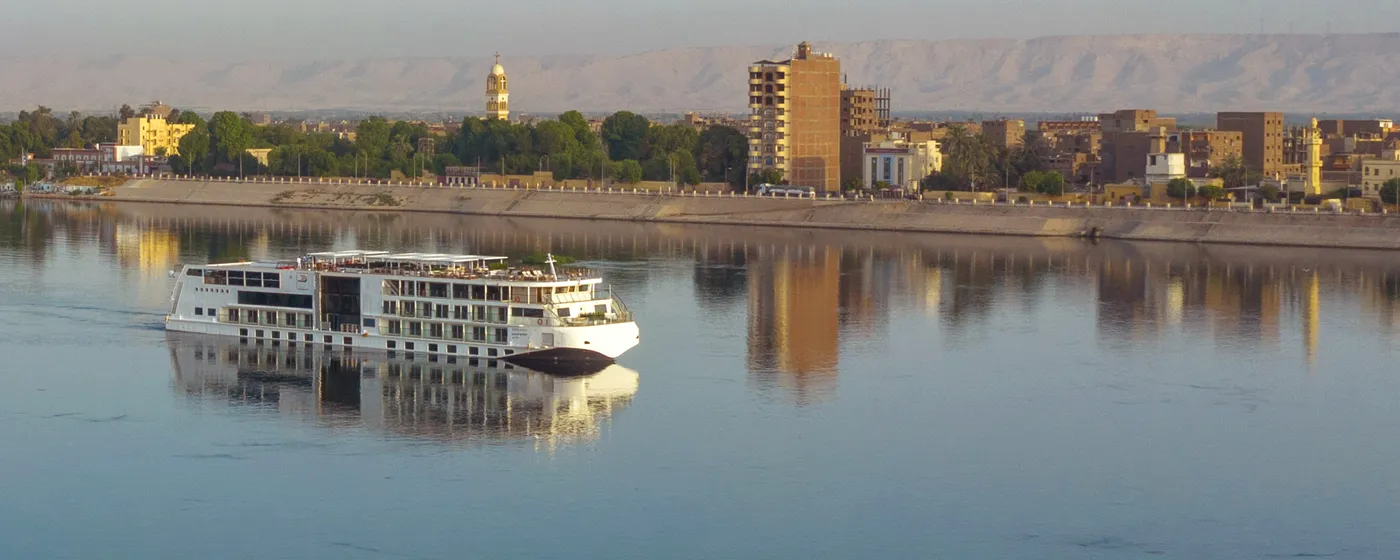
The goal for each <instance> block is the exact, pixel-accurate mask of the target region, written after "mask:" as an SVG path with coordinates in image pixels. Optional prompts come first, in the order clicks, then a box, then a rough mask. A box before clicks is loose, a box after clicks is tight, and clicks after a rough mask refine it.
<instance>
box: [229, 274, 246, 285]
mask: <svg viewBox="0 0 1400 560" xmlns="http://www.w3.org/2000/svg"><path fill="white" fill-rule="evenodd" d="M228 285H230V286H242V285H243V271H242V270H230V271H228Z"/></svg>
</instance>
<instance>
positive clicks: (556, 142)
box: [534, 121, 579, 163]
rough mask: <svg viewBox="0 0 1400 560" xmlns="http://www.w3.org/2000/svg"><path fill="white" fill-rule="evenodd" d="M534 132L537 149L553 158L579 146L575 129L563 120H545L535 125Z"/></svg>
mask: <svg viewBox="0 0 1400 560" xmlns="http://www.w3.org/2000/svg"><path fill="white" fill-rule="evenodd" d="M534 134H535V136H534V146H535V149H536V150H537V151H538V152H539V153H540V154H541V155H545V156H549V157H550V158H551V159H553V158H554V157H555V156H558V155H559V154H564V153H568V152H570V151H572V150H574V149H575V148H576V147H577V146H579V142H578V138H577V137H576V136H575V133H574V129H573V128H570V127H569V125H568V124H565V123H563V122H561V121H544V122H542V123H540V124H538V125H535V130H534ZM551 163H553V162H552V161H551Z"/></svg>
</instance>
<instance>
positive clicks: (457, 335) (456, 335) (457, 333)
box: [451, 325, 467, 340]
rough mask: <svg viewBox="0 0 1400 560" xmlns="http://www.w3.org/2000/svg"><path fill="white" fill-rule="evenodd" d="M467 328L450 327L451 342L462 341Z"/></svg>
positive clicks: (459, 326) (460, 326)
mask: <svg viewBox="0 0 1400 560" xmlns="http://www.w3.org/2000/svg"><path fill="white" fill-rule="evenodd" d="M466 332H467V328H466V327H463V326H462V325H452V336H451V338H452V340H462V338H463V336H465V335H466Z"/></svg>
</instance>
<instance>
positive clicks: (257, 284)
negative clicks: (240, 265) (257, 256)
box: [243, 272, 263, 288]
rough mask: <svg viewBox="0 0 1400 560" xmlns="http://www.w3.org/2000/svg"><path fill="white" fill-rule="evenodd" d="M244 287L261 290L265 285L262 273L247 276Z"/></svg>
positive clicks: (250, 273) (252, 273)
mask: <svg viewBox="0 0 1400 560" xmlns="http://www.w3.org/2000/svg"><path fill="white" fill-rule="evenodd" d="M243 285H245V286H248V287H249V288H261V287H262V285H263V283H262V273H261V272H249V273H248V274H247V281H246V282H245V283H244V284H243Z"/></svg>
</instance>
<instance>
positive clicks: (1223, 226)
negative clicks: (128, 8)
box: [101, 177, 1400, 250]
mask: <svg viewBox="0 0 1400 560" xmlns="http://www.w3.org/2000/svg"><path fill="white" fill-rule="evenodd" d="M101 200H117V201H132V202H163V203H184V204H215V205H235V206H262V207H288V208H315V209H356V210H369V211H415V212H439V213H453V214H471V215H492V216H519V217H541V218H568V219H590V220H624V221H638V222H670V223H694V224H726V225H743V226H771V227H804V228H824V229H849V230H879V231H909V232H938V233H958V234H977V235H1021V236H1039V237H1072V236H1082V235H1087V234H1090V233H1091V232H1092V233H1094V234H1096V235H1097V236H1099V237H1102V238H1108V239H1125V240H1145V241H1177V242H1190V243H1231V244H1254V245H1284V246H1300V247H1347V248H1363V249H1390V250H1400V215H1394V214H1356V213H1347V214H1343V213H1331V212H1326V211H1323V212H1314V211H1311V210H1309V211H1307V212H1301V211H1298V212H1293V211H1286V210H1275V211H1264V210H1243V209H1209V210H1208V209H1200V208H1197V209H1190V210H1186V209H1182V208H1179V207H1178V208H1171V209H1168V208H1161V207H1158V208H1146V207H1121V206H1088V207H1086V206H1082V205H1072V206H1063V205H1061V206H1049V205H1044V204H1041V205H1026V204H1019V205H1007V204H995V205H993V204H985V203H983V204H975V205H974V204H970V203H963V204H952V203H944V202H941V201H931V200H926V201H904V200H889V201H885V200H876V201H849V200H842V199H822V198H817V199H811V198H801V199H798V198H792V199H781V198H770V197H756V196H743V195H728V194H723V195H721V194H714V193H709V194H707V193H687V192H669V193H657V192H655V191H652V192H647V191H632V190H629V189H611V190H599V189H592V190H587V191H585V190H555V189H523V188H515V189H512V188H488V187H480V188H461V187H441V186H436V185H418V184H409V183H403V184H365V183H355V182H345V181H340V182H331V183H328V182H319V183H317V182H297V181H296V180H295V179H274V180H267V179H258V180H244V181H239V180H236V179H235V180H231V181H230V180H209V179H181V178H169V177H166V178H143V179H134V180H132V181H129V182H127V183H126V184H124V185H122V186H120V187H117V188H115V189H113V195H112V196H110V197H101Z"/></svg>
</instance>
